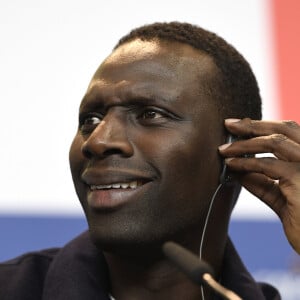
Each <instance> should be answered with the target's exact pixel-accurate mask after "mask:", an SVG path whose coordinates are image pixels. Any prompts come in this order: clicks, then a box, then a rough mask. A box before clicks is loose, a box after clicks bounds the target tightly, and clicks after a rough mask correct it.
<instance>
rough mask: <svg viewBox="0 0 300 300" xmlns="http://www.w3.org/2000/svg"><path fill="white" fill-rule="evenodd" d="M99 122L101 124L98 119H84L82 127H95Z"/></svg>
mask: <svg viewBox="0 0 300 300" xmlns="http://www.w3.org/2000/svg"><path fill="white" fill-rule="evenodd" d="M100 122H101V120H100V118H98V117H95V116H94V117H93V116H91V117H87V118H86V119H84V121H83V124H82V125H96V124H99V123H100Z"/></svg>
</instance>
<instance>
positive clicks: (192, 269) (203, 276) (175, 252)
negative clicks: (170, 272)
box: [163, 242, 242, 300]
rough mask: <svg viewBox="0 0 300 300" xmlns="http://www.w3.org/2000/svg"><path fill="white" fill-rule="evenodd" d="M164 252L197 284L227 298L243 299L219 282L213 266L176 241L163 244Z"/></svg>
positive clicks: (233, 299)
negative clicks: (215, 277) (214, 276)
mask: <svg viewBox="0 0 300 300" xmlns="http://www.w3.org/2000/svg"><path fill="white" fill-rule="evenodd" d="M163 252H164V254H165V256H166V257H167V258H168V259H169V260H170V261H172V262H173V263H174V264H175V266H177V267H178V268H179V269H180V270H181V271H182V272H183V273H185V274H186V275H187V276H188V277H189V278H190V279H191V280H192V281H193V282H195V283H196V284H199V285H206V286H208V287H209V288H211V289H212V290H213V291H214V292H216V293H217V294H219V295H220V296H222V297H223V298H224V299H226V300H242V298H240V297H239V296H238V295H237V294H235V293H234V292H232V291H230V290H228V289H226V288H225V287H223V286H222V285H221V284H219V283H218V282H217V281H216V280H215V279H214V278H213V270H212V268H211V266H210V265H209V264H207V263H206V262H204V261H203V260H200V259H199V258H198V257H197V256H196V255H194V254H193V253H192V252H190V251H189V250H187V249H185V248H183V247H182V246H180V245H178V244H176V243H174V242H166V243H164V245H163Z"/></svg>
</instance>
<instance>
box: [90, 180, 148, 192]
mask: <svg viewBox="0 0 300 300" xmlns="http://www.w3.org/2000/svg"><path fill="white" fill-rule="evenodd" d="M144 183H145V182H143V181H142V180H133V181H130V182H115V183H109V184H97V185H95V184H92V185H89V187H90V190H91V191H96V190H110V189H115V190H117V189H119V190H120V189H121V190H127V189H131V190H134V189H136V188H138V187H139V186H141V185H143V184H144Z"/></svg>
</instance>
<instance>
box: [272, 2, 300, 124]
mask: <svg viewBox="0 0 300 300" xmlns="http://www.w3.org/2000/svg"><path fill="white" fill-rule="evenodd" d="M270 2H271V6H272V14H273V23H274V24H273V26H274V27H273V28H274V33H275V36H274V38H275V39H274V40H275V47H276V48H275V49H276V53H275V57H276V59H277V64H278V65H277V71H278V74H277V78H278V79H279V87H278V92H279V101H280V104H279V109H280V116H281V118H282V119H290V120H296V121H298V122H300V1H299V0H273V1H272V0H270Z"/></svg>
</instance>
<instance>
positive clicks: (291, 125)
mask: <svg viewBox="0 0 300 300" xmlns="http://www.w3.org/2000/svg"><path fill="white" fill-rule="evenodd" d="M282 123H283V125H284V126H286V127H287V128H291V129H297V128H299V124H298V123H297V122H295V121H293V120H286V121H282Z"/></svg>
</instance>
